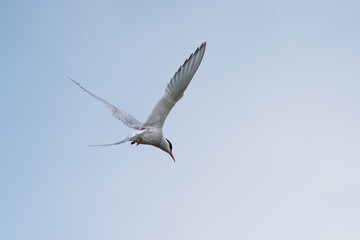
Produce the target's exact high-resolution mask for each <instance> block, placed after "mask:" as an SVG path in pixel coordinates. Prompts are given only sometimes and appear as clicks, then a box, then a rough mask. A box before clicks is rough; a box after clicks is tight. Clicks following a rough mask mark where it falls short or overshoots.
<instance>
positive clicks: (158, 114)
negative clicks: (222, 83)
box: [142, 42, 206, 128]
mask: <svg viewBox="0 0 360 240" xmlns="http://www.w3.org/2000/svg"><path fill="white" fill-rule="evenodd" d="M205 48H206V42H204V43H203V44H201V46H200V47H199V48H197V49H196V51H195V52H194V53H193V54H191V55H190V57H189V58H188V59H187V60H186V61H185V62H184V64H183V65H182V66H181V67H180V68H179V70H178V71H177V72H176V73H175V74H174V76H173V78H172V79H171V80H170V82H169V83H168V85H167V87H166V89H165V94H164V95H163V97H162V98H161V99H160V101H159V102H158V103H157V104H156V106H155V108H154V109H153V111H152V112H151V114H150V116H149V117H148V119H147V120H146V122H145V123H144V125H143V126H142V127H146V126H153V127H158V128H162V126H163V125H164V122H165V119H166V117H167V115H168V114H169V112H170V111H171V109H172V108H173V107H174V106H175V104H176V102H177V101H179V100H180V99H181V98H182V96H183V95H184V91H185V89H186V88H187V87H188V85H189V83H190V81H191V79H192V78H193V76H194V74H195V73H196V70H197V69H198V68H199V66H200V63H201V60H202V59H203V56H204V53H205Z"/></svg>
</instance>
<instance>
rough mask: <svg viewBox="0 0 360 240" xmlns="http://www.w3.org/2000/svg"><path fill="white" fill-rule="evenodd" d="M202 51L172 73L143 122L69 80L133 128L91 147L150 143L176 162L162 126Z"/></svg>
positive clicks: (199, 61) (203, 46)
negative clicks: (121, 137)
mask: <svg viewBox="0 0 360 240" xmlns="http://www.w3.org/2000/svg"><path fill="white" fill-rule="evenodd" d="M205 48H206V42H204V43H202V44H201V46H200V47H198V48H197V49H196V51H195V52H194V53H192V54H191V55H190V57H189V58H188V59H187V60H186V61H185V62H184V64H183V65H182V66H181V67H180V68H179V69H178V71H177V72H176V73H175V74H174V76H173V77H172V79H171V80H170V82H169V83H168V85H167V87H166V89H165V93H164V95H163V96H162V98H161V99H160V100H159V102H158V103H157V104H156V106H155V108H154V109H153V111H152V112H151V114H150V115H149V117H148V118H147V120H146V122H145V123H141V122H139V121H138V120H136V119H135V118H134V117H133V116H132V115H130V114H129V113H126V112H124V111H123V110H121V109H119V108H117V107H115V106H114V105H112V104H111V103H109V102H108V101H106V100H104V99H102V98H101V97H99V96H97V95H95V94H93V93H91V92H90V91H88V90H87V89H85V88H84V87H83V86H81V85H80V84H79V83H78V82H77V81H75V80H74V79H72V78H69V79H70V80H72V81H73V82H74V83H75V84H76V85H78V86H79V87H80V88H81V89H82V90H84V91H85V92H87V93H88V94H90V95H91V96H93V97H95V98H97V99H98V100H100V101H101V102H103V103H104V104H105V105H106V106H108V107H109V108H110V110H111V111H112V113H113V115H114V116H115V117H116V118H118V119H119V120H121V121H122V122H123V123H124V124H125V125H127V126H128V127H131V128H134V129H136V131H135V132H133V133H132V134H130V135H129V136H127V137H126V138H125V139H123V140H121V141H120V142H116V143H111V144H100V145H92V146H111V145H118V144H121V143H124V142H126V141H131V145H133V144H134V143H136V145H139V144H149V145H153V146H155V147H158V148H160V149H162V150H163V151H165V152H167V153H169V154H170V156H171V157H172V159H173V160H174V161H175V158H174V155H173V153H172V148H173V147H172V144H171V142H170V141H169V140H168V139H167V138H165V137H164V136H163V132H162V127H163V125H164V122H165V119H166V117H167V115H168V114H169V112H170V111H171V109H172V108H173V107H174V106H175V104H176V103H177V102H178V101H179V100H180V99H181V98H182V96H183V95H184V91H185V89H186V88H187V86H188V85H189V83H190V81H191V79H192V78H193V76H194V75H195V72H196V70H197V69H198V67H199V65H200V63H201V60H202V59H203V56H204V53H205Z"/></svg>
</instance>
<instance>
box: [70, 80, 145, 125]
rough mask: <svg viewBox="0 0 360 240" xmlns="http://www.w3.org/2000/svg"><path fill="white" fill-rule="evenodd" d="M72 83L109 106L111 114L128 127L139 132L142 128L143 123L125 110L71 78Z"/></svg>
mask: <svg viewBox="0 0 360 240" xmlns="http://www.w3.org/2000/svg"><path fill="white" fill-rule="evenodd" d="M69 79H70V80H71V81H73V82H74V83H75V84H76V85H78V86H79V87H80V88H81V89H82V90H84V91H85V92H87V93H88V94H90V95H91V96H93V97H94V98H96V99H98V100H100V101H101V102H103V103H104V104H105V105H106V106H108V107H109V108H110V110H111V112H112V113H113V115H114V116H115V117H116V118H117V119H119V120H121V121H122V122H123V123H124V124H125V125H126V126H128V127H131V128H134V129H137V130H139V129H140V128H141V125H142V124H141V122H139V121H138V120H136V118H134V117H133V116H131V115H130V114H129V113H127V112H124V111H123V110H121V109H119V108H117V107H115V106H114V105H112V104H111V103H109V102H108V101H106V100H104V99H102V98H101V97H99V96H97V95H95V94H93V93H92V92H90V91H88V90H87V89H86V88H84V87H83V86H81V85H80V83H78V82H77V81H75V80H74V79H72V78H69Z"/></svg>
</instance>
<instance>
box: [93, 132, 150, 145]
mask: <svg viewBox="0 0 360 240" xmlns="http://www.w3.org/2000/svg"><path fill="white" fill-rule="evenodd" d="M148 132H149V129H143V130H139V131H136V132H133V133H132V134H130V135H129V136H127V137H126V138H125V139H123V140H121V141H120V142H116V143H109V144H97V145H90V146H89V147H107V146H112V145H119V144H121V143H124V142H127V141H129V140H131V139H132V138H135V137H141V135H144V134H145V133H148Z"/></svg>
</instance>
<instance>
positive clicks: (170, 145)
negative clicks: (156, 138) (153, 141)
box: [165, 138, 172, 151]
mask: <svg viewBox="0 0 360 240" xmlns="http://www.w3.org/2000/svg"><path fill="white" fill-rule="evenodd" d="M165 139H166V141H167V142H168V143H169V147H170V150H171V151H172V144H171V142H170V141H169V139H167V138H165Z"/></svg>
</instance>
